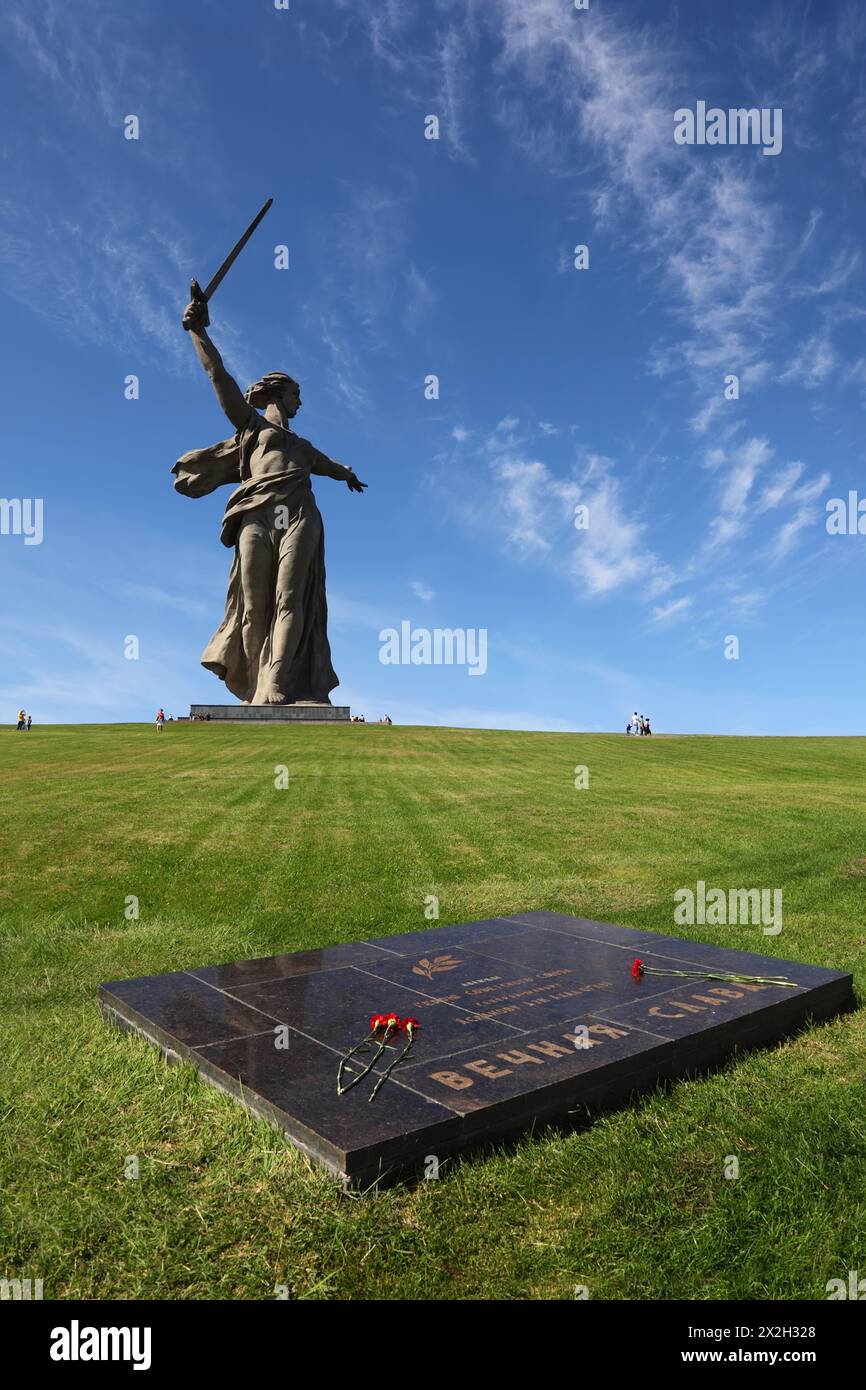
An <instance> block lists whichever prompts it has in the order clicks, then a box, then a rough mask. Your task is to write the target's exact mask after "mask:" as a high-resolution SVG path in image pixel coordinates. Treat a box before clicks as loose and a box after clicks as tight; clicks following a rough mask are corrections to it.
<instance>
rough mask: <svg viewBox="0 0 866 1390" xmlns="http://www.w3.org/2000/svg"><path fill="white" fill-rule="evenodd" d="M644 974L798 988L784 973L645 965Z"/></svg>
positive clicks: (642, 972) (642, 971)
mask: <svg viewBox="0 0 866 1390" xmlns="http://www.w3.org/2000/svg"><path fill="white" fill-rule="evenodd" d="M641 974H642V975H679V976H682V977H683V978H684V979H688V980H730V981H732V982H733V983H734V984H741V985H778V986H780V987H781V988H784V989H796V988H797V982H796V980H786V979H785V977H784V976H783V975H733V974H729V973H727V972H726V971H721V970H657V969H656V968H655V967H654V966H652V965H645V966H644V967H643V969H642V970H641Z"/></svg>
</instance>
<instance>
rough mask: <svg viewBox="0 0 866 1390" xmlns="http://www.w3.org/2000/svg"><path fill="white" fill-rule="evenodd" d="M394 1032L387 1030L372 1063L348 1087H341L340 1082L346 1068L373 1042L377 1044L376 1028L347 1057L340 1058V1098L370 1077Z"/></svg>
mask: <svg viewBox="0 0 866 1390" xmlns="http://www.w3.org/2000/svg"><path fill="white" fill-rule="evenodd" d="M393 1031H394V1030H393V1029H392V1028H386V1029H385V1035H384V1037H382V1038H381V1039H380V1040H379V1046H378V1048H377V1049H376V1051H375V1052H374V1054H373V1056H372V1058H371V1059H370V1061H369V1062H368V1064H367V1066H366V1067H365V1068H364V1070H363V1071H360V1072H358V1075H357V1076H356V1077H355V1078H354V1080H353V1081H350V1082H349V1084H348V1086H341V1085H340V1082H341V1081H342V1078H343V1072H344V1070H345V1068H346V1066H347V1065H348V1062H349V1060H350V1059H351V1058H352V1057H354V1056H355V1055H356V1054H360V1053H361V1052H362V1051H363V1050H364V1048H365V1047H368V1046H369V1045H370V1043H371V1042H375V1040H376V1032H377V1030H376V1029H375V1028H374V1029H373V1031H372V1032H371V1033H368V1034H367V1036H366V1038H363V1039H362V1041H361V1042H359V1043H356V1045H355V1046H354V1047H352V1048H350V1049H349V1051H348V1052H347V1053H346V1055H345V1057H341V1058H340V1065H339V1067H338V1068H337V1095H338V1096H344V1095H345V1094H346V1092H347V1091H351V1089H352V1087H353V1086H357V1085H358V1082H359V1081H363V1080H364V1077H365V1076H369V1074H370V1072H371V1071H372V1070H373V1068H374V1067H375V1065H376V1063H377V1062H378V1060H379V1058H380V1057H381V1056H382V1053H383V1052H384V1051H385V1048H386V1046H387V1043H388V1039H389V1038H390V1036H391V1034H392V1032H393Z"/></svg>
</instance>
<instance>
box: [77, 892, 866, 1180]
mask: <svg viewBox="0 0 866 1390" xmlns="http://www.w3.org/2000/svg"><path fill="white" fill-rule="evenodd" d="M741 941H742V938H741ZM739 944H740V943H738V946H739ZM635 957H640V959H641V960H643V962H644V963H645V965H646V966H647V967H650V968H651V970H652V971H660V972H664V973H659V974H655V973H647V974H644V975H643V976H641V977H640V978H637V979H635V978H634V977H633V975H632V963H633V961H634V959H635ZM683 970H685V971H689V972H698V973H697V974H694V975H690V976H689V977H688V978H683V977H682V976H679V975H677V974H675V973H673V972H675V971H683ZM669 972H670V973H669ZM723 972H724V973H728V974H738V975H750V976H782V977H784V978H785V979H787V980H789V981H791V982H792V983H793V988H789V987H785V986H780V985H772V984H756V983H754V982H751V981H744V980H734V981H732V980H727V979H717V978H716V979H714V978H713V975H714V974H720V973H723ZM853 1002H854V996H853V984H852V977H851V975H849V974H844V973H841V972H839V971H834V970H824V969H820V968H818V967H817V966H811V965H801V964H798V963H797V962H795V961H789V960H781V959H779V958H778V957H767V956H761V955H757V954H755V953H753V952H747V951H742V950H740V949H738V948H737V949H723V948H719V947H715V946H705V945H702V944H701V943H700V942H696V941H688V940H682V939H679V938H677V937H670V936H665V935H661V934H655V933H652V932H647V931H632V930H631V929H629V928H628V927H619V926H614V925H612V924H610V923H606V922H591V921H588V920H586V919H584V918H578V917H568V916H565V915H563V914H560V913H555V912H527V913H519V914H515V915H514V916H511V917H501V918H495V919H488V920H486V921H483V922H470V923H467V924H465V925H463V926H448V927H435V928H429V929H425V930H423V931H419V932H409V933H406V934H405V935H402V936H385V937H376V938H373V939H370V940H367V941H358V942H349V943H346V944H345V945H340V946H332V947H324V948H323V949H321V950H315V951H298V952H294V953H289V954H284V955H279V956H268V957H265V958H264V959H261V960H252V961H235V962H232V963H230V964H227V965H204V966H200V967H194V968H193V969H191V970H189V971H177V972H175V973H173V974H169V975H156V976H148V977H144V978H142V979H135V980H121V981H117V982H115V983H113V984H106V985H102V986H101V988H100V1005H101V1007H102V1009H103V1012H104V1013H105V1015H106V1017H108V1018H109V1019H110V1020H111V1021H113V1022H115V1023H117V1024H118V1025H119V1026H121V1027H123V1028H129V1029H134V1030H136V1031H138V1032H140V1033H142V1034H143V1035H144V1036H145V1037H147V1038H148V1039H149V1040H150V1041H152V1042H155V1043H156V1044H157V1045H158V1046H159V1047H161V1048H162V1049H163V1051H164V1052H165V1053H166V1055H167V1056H169V1057H171V1058H180V1059H182V1060H184V1061H189V1062H191V1063H192V1064H193V1066H195V1067H196V1068H197V1070H198V1071H199V1072H200V1073H201V1075H202V1076H203V1077H205V1078H206V1079H207V1080H208V1081H211V1082H212V1083H213V1084H215V1085H216V1086H219V1087H220V1088H221V1089H223V1090H225V1091H228V1092H229V1094H231V1095H233V1096H235V1097H236V1098H237V1099H238V1100H240V1101H241V1102H242V1103H243V1104H244V1105H246V1106H247V1107H248V1108H249V1109H251V1110H253V1111H254V1112H255V1113H256V1114H259V1115H263V1116H264V1117H266V1118H267V1119H268V1120H269V1121H271V1122H272V1123H274V1124H276V1125H278V1126H279V1127H280V1128H281V1129H282V1130H283V1132H284V1133H285V1134H286V1136H287V1137H288V1138H289V1139H290V1140H291V1141H292V1142H293V1143H294V1144H296V1145H297V1146H298V1148H300V1149H302V1150H303V1152H304V1153H306V1154H308V1155H309V1156H310V1157H312V1158H314V1159H316V1160H317V1161H318V1162H320V1163H322V1164H324V1165H325V1166H326V1167H327V1168H329V1169H330V1170H331V1171H332V1172H334V1173H335V1174H337V1175H338V1176H339V1177H340V1178H341V1179H342V1181H343V1182H344V1183H345V1184H346V1185H356V1186H360V1187H364V1186H368V1185H370V1184H371V1183H374V1182H377V1181H380V1180H388V1179H391V1178H393V1177H396V1176H399V1175H400V1174H412V1173H414V1174H416V1175H419V1176H420V1175H421V1174H423V1172H424V1170H425V1164H427V1163H428V1162H429V1160H430V1158H431V1157H435V1158H436V1159H437V1160H438V1161H439V1163H440V1164H441V1163H442V1162H443V1161H444V1160H445V1159H447V1158H448V1157H450V1156H453V1155H454V1154H456V1153H458V1152H460V1151H461V1150H465V1149H468V1148H470V1147H472V1146H477V1145H478V1144H480V1143H483V1142H486V1141H490V1140H493V1139H496V1138H500V1137H503V1136H505V1135H510V1134H514V1133H517V1132H519V1131H520V1130H521V1129H525V1128H527V1127H529V1126H531V1125H533V1124H535V1123H538V1122H546V1121H555V1120H559V1119H562V1118H564V1117H566V1116H574V1115H575V1114H582V1115H584V1116H585V1115H586V1114H587V1113H591V1112H593V1111H596V1110H601V1109H609V1108H611V1107H613V1106H616V1105H621V1104H623V1103H624V1102H626V1101H627V1100H628V1098H629V1097H630V1096H631V1095H633V1094H636V1093H638V1092H640V1091H641V1090H645V1089H646V1088H648V1087H651V1086H654V1085H656V1084H657V1083H658V1082H659V1081H660V1080H665V1081H668V1080H674V1079H676V1078H677V1077H679V1076H683V1075H685V1074H686V1073H694V1072H696V1071H700V1070H706V1069H707V1068H709V1067H711V1066H716V1065H718V1064H719V1063H720V1062H722V1061H724V1060H725V1059H726V1058H727V1057H729V1056H730V1055H731V1054H732V1053H733V1052H734V1051H735V1049H737V1048H742V1049H745V1048H751V1047H757V1046H761V1045H766V1044H768V1043H774V1042H778V1041H779V1040H781V1039H782V1038H784V1037H786V1036H788V1035H789V1034H790V1033H792V1032H794V1031H795V1030H796V1029H797V1028H799V1027H801V1026H802V1025H803V1024H804V1023H806V1022H807V1021H815V1022H818V1021H820V1020H822V1019H825V1018H829V1017H831V1016H832V1015H834V1014H836V1013H839V1012H841V1011H842V1010H844V1009H846V1008H850V1007H852V1005H853ZM392 1010H393V1011H395V1012H396V1013H397V1014H399V1015H400V1016H401V1017H406V1016H411V1017H413V1018H416V1019H418V1021H419V1023H420V1029H419V1031H418V1033H417V1036H416V1038H415V1041H414V1043H413V1046H412V1048H411V1051H410V1053H409V1054H408V1056H407V1058H406V1060H405V1061H404V1062H401V1063H400V1064H399V1065H398V1066H397V1067H395V1069H394V1070H393V1072H392V1073H391V1075H390V1076H389V1077H388V1078H387V1079H386V1080H384V1082H383V1084H382V1085H381V1086H380V1088H379V1090H378V1093H377V1094H376V1096H375V1098H374V1099H373V1100H372V1101H371V1100H370V1098H369V1097H370V1094H371V1092H372V1089H373V1086H374V1085H375V1083H376V1082H377V1081H378V1079H379V1078H380V1077H382V1076H383V1075H384V1072H385V1070H386V1069H387V1067H388V1065H389V1064H390V1063H391V1062H392V1061H393V1060H394V1058H395V1056H396V1055H398V1054H399V1053H400V1052H401V1051H402V1049H403V1047H404V1046H405V1041H406V1039H405V1036H404V1035H402V1034H401V1035H399V1036H398V1037H396V1038H395V1039H393V1040H389V1041H388V1044H387V1046H386V1047H385V1048H384V1050H383V1052H382V1054H381V1057H380V1058H379V1060H378V1061H377V1062H376V1064H375V1065H374V1067H373V1069H372V1071H371V1073H370V1075H369V1076H368V1077H367V1078H366V1084H364V1083H359V1084H358V1085H356V1086H354V1087H352V1088H351V1089H349V1090H347V1091H346V1092H345V1093H344V1094H342V1095H339V1094H338V1093H337V1069H338V1066H339V1062H340V1058H341V1057H342V1056H343V1055H344V1054H345V1053H346V1052H347V1051H348V1050H349V1049H350V1048H351V1047H352V1046H353V1045H354V1044H356V1043H359V1042H360V1041H361V1039H362V1038H363V1037H364V1035H365V1034H366V1033H367V1031H368V1028H369V1020H370V1016H371V1014H375V1013H383V1012H390V1011H392ZM368 1055H369V1056H370V1057H372V1053H370V1054H368ZM366 1060H367V1057H366V1056H365V1057H364V1058H363V1059H362V1061H361V1062H360V1063H358V1062H356V1063H353V1064H352V1065H353V1066H354V1067H355V1073H356V1074H357V1072H358V1071H359V1070H360V1066H362V1065H364V1064H365V1062H366ZM350 1074H351V1073H350Z"/></svg>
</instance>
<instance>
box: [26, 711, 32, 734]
mask: <svg viewBox="0 0 866 1390" xmlns="http://www.w3.org/2000/svg"><path fill="white" fill-rule="evenodd" d="M32 723H33V715H32V714H28V716H27V732H28V734H29V733H30V725H31V724H32Z"/></svg>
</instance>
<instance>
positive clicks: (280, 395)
mask: <svg viewBox="0 0 866 1390" xmlns="http://www.w3.org/2000/svg"><path fill="white" fill-rule="evenodd" d="M246 399H247V400H248V401H249V403H250V405H251V406H253V407H254V408H255V409H256V410H261V409H262V408H263V407H264V406H266V405H269V404H270V403H271V401H276V403H277V404H278V405H283V406H285V409H286V414H287V415H288V416H289V418H291V417H292V416H293V415H296V414H297V412H298V410H299V408H300V404H301V388H300V386H299V385H298V383H297V382H296V381H295V379H294V377H291V376H286V373H285V372H268V373H267V375H266V376H263V377H262V378H261V380H260V381H254V382H253V384H252V386H248V387H247V391H246Z"/></svg>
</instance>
